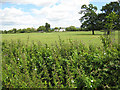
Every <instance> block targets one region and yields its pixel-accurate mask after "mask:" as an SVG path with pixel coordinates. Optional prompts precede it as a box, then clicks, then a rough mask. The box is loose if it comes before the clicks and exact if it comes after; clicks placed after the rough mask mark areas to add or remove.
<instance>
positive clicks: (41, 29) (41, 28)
mask: <svg viewBox="0 0 120 90" xmlns="http://www.w3.org/2000/svg"><path fill="white" fill-rule="evenodd" d="M37 31H46V28H45V26H40V27H39V28H38V29H37Z"/></svg>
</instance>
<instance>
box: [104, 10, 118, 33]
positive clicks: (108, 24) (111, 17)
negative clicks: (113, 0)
mask: <svg viewBox="0 0 120 90" xmlns="http://www.w3.org/2000/svg"><path fill="white" fill-rule="evenodd" d="M105 18H106V19H107V22H106V24H105V28H107V30H108V32H107V35H109V34H111V31H112V30H113V28H114V27H115V26H116V25H115V24H114V22H116V20H117V19H118V15H117V14H116V13H115V12H112V13H110V14H109V15H108V16H106V17H105Z"/></svg>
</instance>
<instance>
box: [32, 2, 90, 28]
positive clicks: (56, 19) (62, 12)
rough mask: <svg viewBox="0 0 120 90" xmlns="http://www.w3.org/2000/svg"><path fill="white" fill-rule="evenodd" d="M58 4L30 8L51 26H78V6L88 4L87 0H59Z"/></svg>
mask: <svg viewBox="0 0 120 90" xmlns="http://www.w3.org/2000/svg"><path fill="white" fill-rule="evenodd" d="M59 3H60V4H59V5H54V6H53V7H45V8H42V9H40V10H37V9H32V12H33V13H34V14H35V15H38V17H44V18H46V19H47V20H48V21H49V22H50V23H51V25H52V26H53V27H55V26H63V27H65V26H70V25H74V26H80V22H79V18H80V16H81V15H80V14H78V12H79V11H80V8H81V6H82V5H83V4H89V0H84V1H83V0H82V1H80V0H61V1H60V2H59Z"/></svg>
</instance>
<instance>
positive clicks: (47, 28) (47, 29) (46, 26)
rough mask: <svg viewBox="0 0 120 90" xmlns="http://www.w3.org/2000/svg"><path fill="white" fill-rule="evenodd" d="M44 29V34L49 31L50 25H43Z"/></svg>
mask: <svg viewBox="0 0 120 90" xmlns="http://www.w3.org/2000/svg"><path fill="white" fill-rule="evenodd" d="M45 28H46V32H48V31H49V30H50V24H48V23H45Z"/></svg>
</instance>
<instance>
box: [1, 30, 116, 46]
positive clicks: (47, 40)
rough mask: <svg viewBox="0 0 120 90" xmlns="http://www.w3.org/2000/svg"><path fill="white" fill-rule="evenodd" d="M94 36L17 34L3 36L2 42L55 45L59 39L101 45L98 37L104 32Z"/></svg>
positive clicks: (98, 32) (82, 34)
mask: <svg viewBox="0 0 120 90" xmlns="http://www.w3.org/2000/svg"><path fill="white" fill-rule="evenodd" d="M95 34H96V35H91V31H79V32H51V33H22V34H21V33H19V34H3V35H2V40H3V41H4V40H8V41H11V40H13V41H17V40H18V39H19V40H21V41H22V42H24V43H26V42H27V40H28V38H29V44H31V43H32V42H33V41H34V42H38V41H40V42H41V43H42V44H48V45H51V44H55V41H56V42H58V40H59V38H60V39H62V40H65V41H66V42H67V41H68V40H69V39H71V40H77V41H82V42H83V43H85V45H87V46H89V44H95V45H101V40H100V36H101V35H102V34H104V32H100V31H96V32H95ZM115 38H116V41H117V39H118V31H116V32H115Z"/></svg>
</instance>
